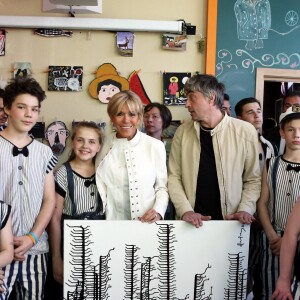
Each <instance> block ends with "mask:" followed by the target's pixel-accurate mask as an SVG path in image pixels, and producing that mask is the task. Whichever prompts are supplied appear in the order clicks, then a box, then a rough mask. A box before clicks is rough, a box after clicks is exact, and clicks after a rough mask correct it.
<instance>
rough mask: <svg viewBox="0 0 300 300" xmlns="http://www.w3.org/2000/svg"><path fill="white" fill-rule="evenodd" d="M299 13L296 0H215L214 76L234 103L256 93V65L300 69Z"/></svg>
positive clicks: (257, 66) (297, 0)
mask: <svg viewBox="0 0 300 300" xmlns="http://www.w3.org/2000/svg"><path fill="white" fill-rule="evenodd" d="M299 15H300V2H299V0H285V1H278V0H218V24H217V52H216V76H217V78H218V79H219V80H220V81H221V82H223V83H224V84H225V86H226V91H227V93H228V94H229V95H230V97H231V100H232V104H231V105H232V106H233V107H234V106H235V104H236V102H238V101H239V100H240V99H241V98H244V97H251V96H255V74H256V68H277V69H280V68H282V69H300V52H299V51H300V20H299ZM260 100H262V99H260Z"/></svg>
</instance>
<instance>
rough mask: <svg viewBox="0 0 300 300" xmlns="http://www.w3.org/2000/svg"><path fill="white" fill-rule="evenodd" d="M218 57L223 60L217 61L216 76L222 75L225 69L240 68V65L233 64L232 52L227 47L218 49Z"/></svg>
mask: <svg viewBox="0 0 300 300" xmlns="http://www.w3.org/2000/svg"><path fill="white" fill-rule="evenodd" d="M218 58H220V59H221V62H219V63H217V65H216V71H217V72H216V77H218V76H220V75H221V74H222V73H223V72H224V69H225V68H227V69H233V70H236V69H238V66H237V65H236V64H232V63H231V62H232V54H231V52H230V51H228V50H227V49H221V50H219V51H218Z"/></svg>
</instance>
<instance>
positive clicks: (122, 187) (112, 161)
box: [96, 131, 169, 220]
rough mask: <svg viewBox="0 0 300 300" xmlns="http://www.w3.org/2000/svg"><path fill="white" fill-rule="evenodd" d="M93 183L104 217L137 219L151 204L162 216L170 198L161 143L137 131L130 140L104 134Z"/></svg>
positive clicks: (164, 154) (164, 151) (163, 150)
mask: <svg viewBox="0 0 300 300" xmlns="http://www.w3.org/2000/svg"><path fill="white" fill-rule="evenodd" d="M96 183H97V187H98V190H99V193H100V196H101V199H102V202H103V208H104V211H105V214H106V219H107V220H122V219H123V220H124V219H132V220H137V219H138V217H141V216H142V215H143V214H144V213H145V212H146V211H147V210H148V209H150V208H153V209H154V210H156V211H157V212H158V213H159V214H160V215H161V216H162V218H163V217H164V214H165V211H166V208H167V205H168V199H169V196H168V190H167V167H166V150H165V147H164V144H163V143H162V142H161V141H159V140H157V139H154V138H152V137H150V136H147V135H146V134H144V133H142V132H140V131H137V134H136V135H135V136H134V138H133V139H132V140H130V141H128V140H127V139H118V138H116V136H115V134H113V135H112V136H109V137H107V138H106V139H105V141H104V144H103V146H102V149H101V151H100V153H99V154H98V156H97V159H96Z"/></svg>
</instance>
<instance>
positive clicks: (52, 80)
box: [48, 66, 83, 92]
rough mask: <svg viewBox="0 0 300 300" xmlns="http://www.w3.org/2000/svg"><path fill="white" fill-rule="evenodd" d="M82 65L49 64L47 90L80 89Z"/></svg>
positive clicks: (74, 90)
mask: <svg viewBox="0 0 300 300" xmlns="http://www.w3.org/2000/svg"><path fill="white" fill-rule="evenodd" d="M82 77H83V67H82V66H49V70H48V91H69V92H70V91H72V92H79V91H81V90H82Z"/></svg>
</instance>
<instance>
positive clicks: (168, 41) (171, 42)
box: [162, 33, 187, 51]
mask: <svg viewBox="0 0 300 300" xmlns="http://www.w3.org/2000/svg"><path fill="white" fill-rule="evenodd" d="M186 41H187V38H186V35H178V34H169V33H167V34H163V36H162V48H163V49H166V50H175V51H185V50H186Z"/></svg>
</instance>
